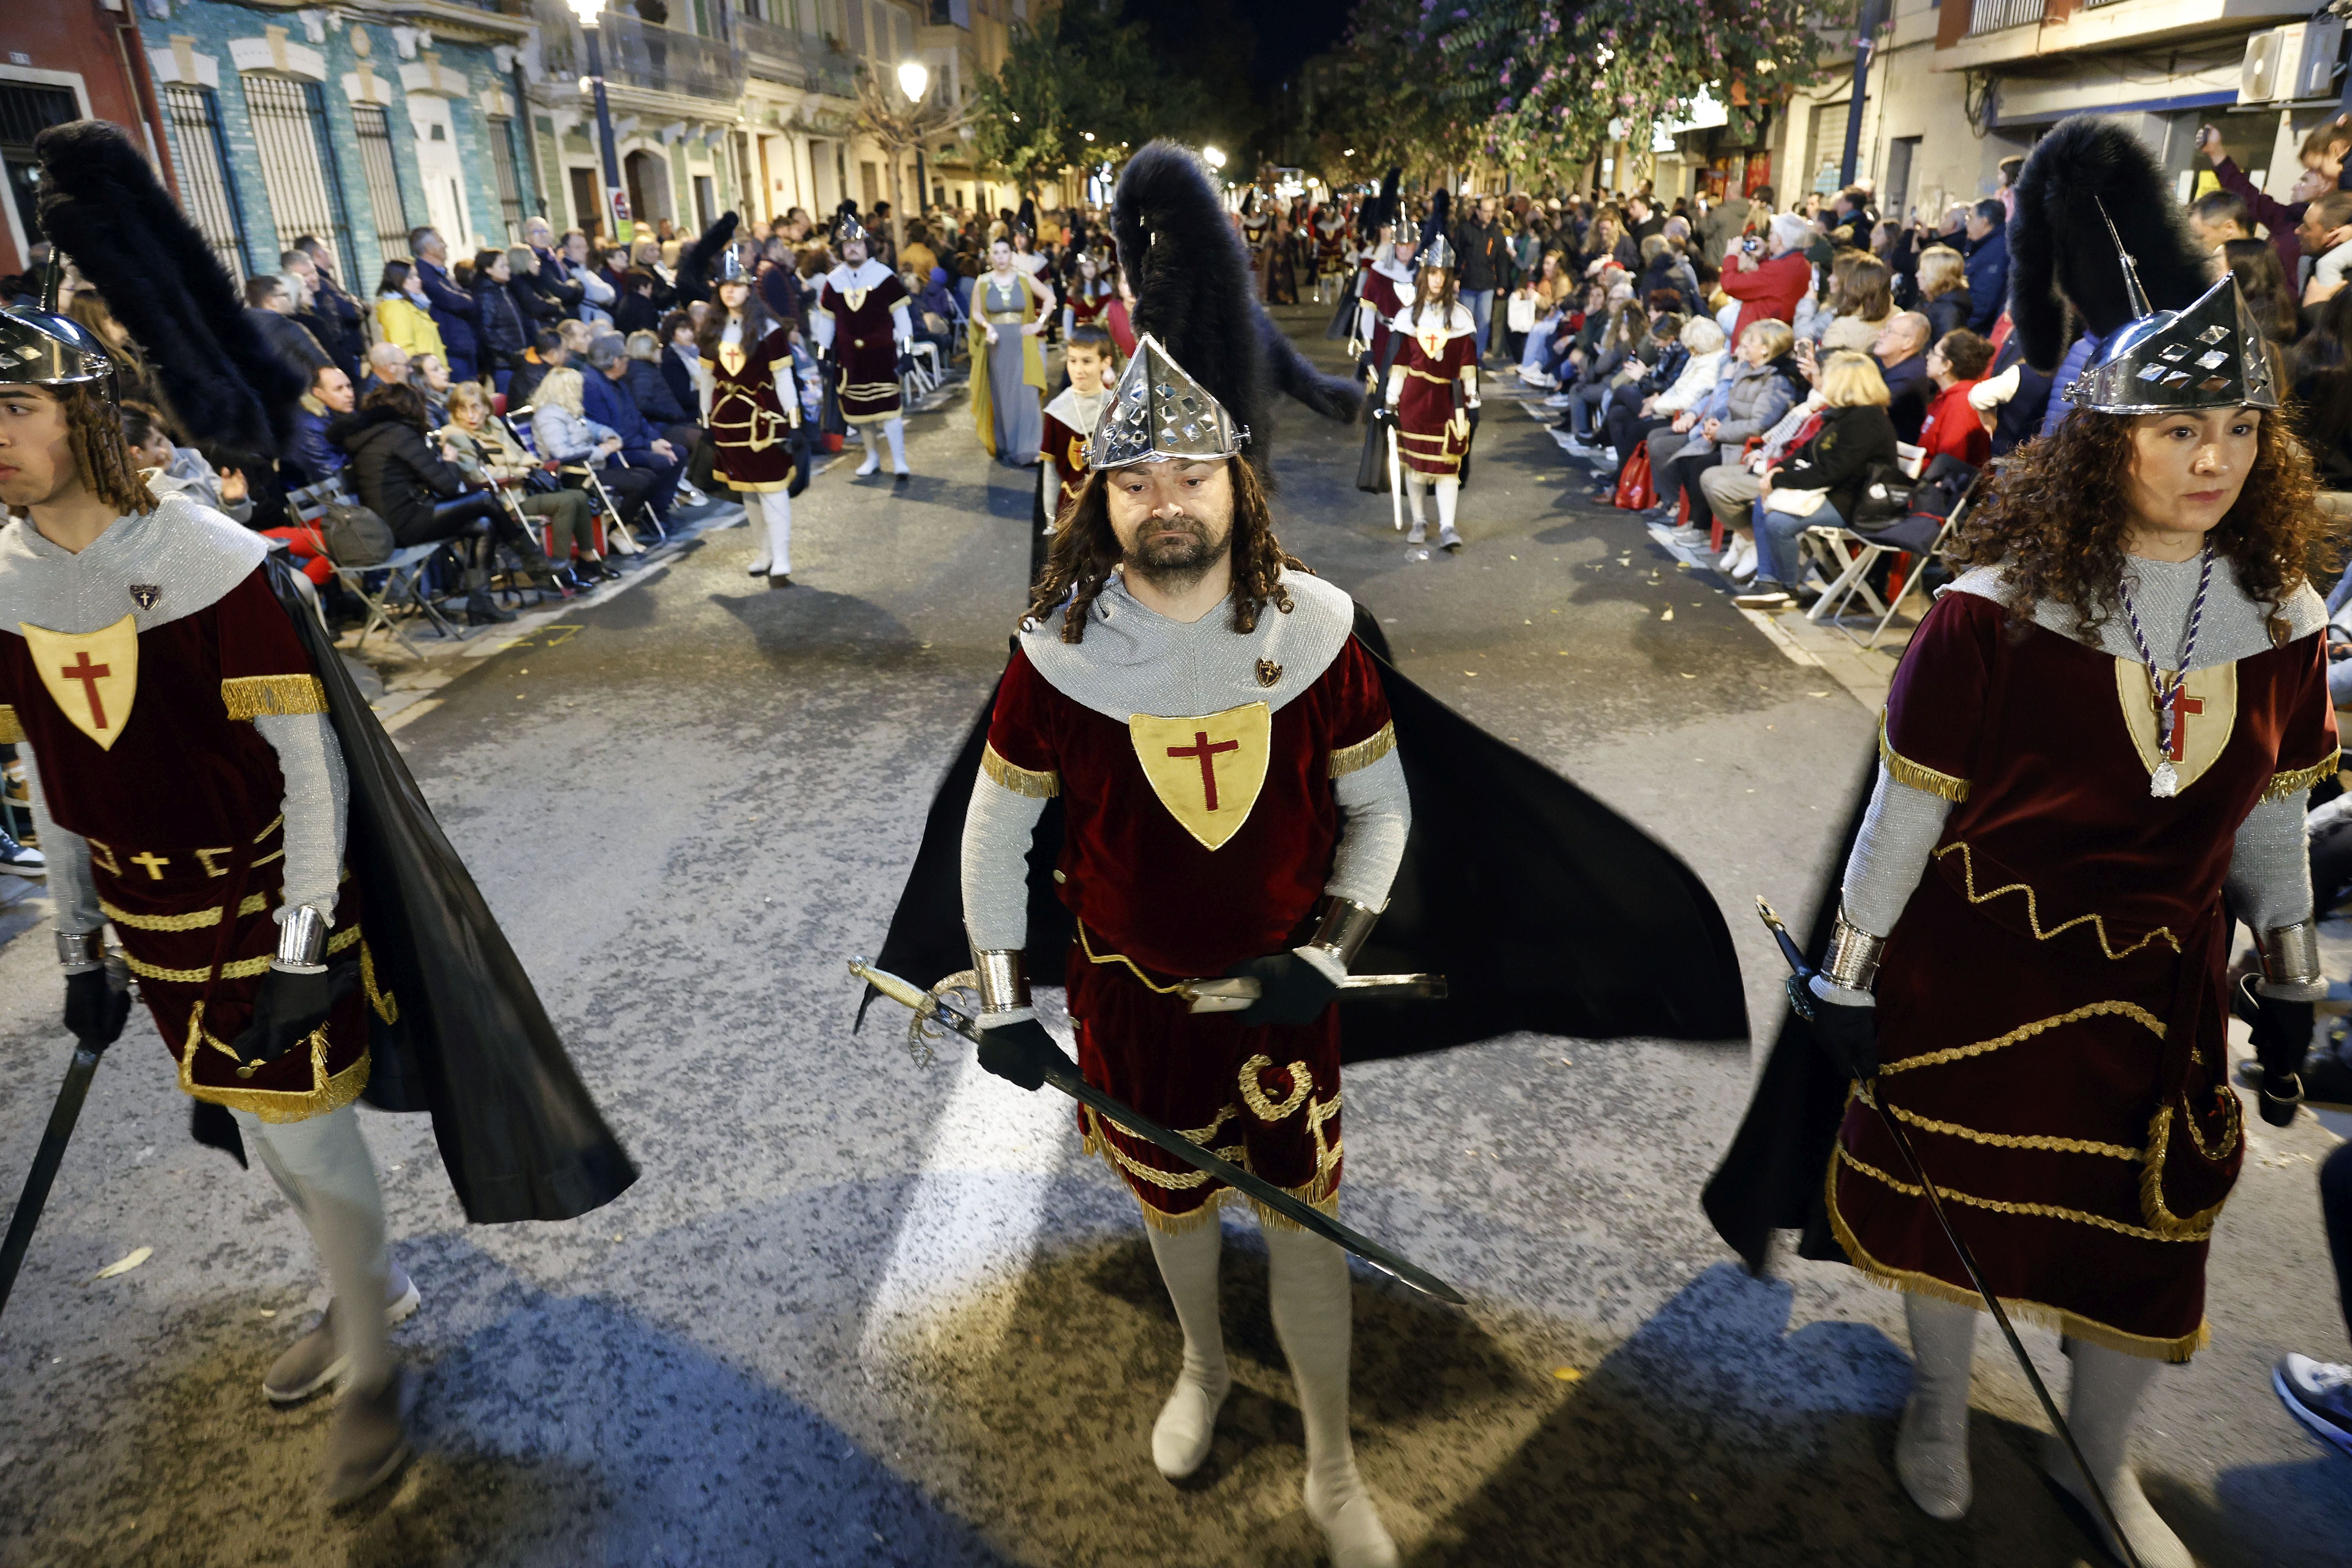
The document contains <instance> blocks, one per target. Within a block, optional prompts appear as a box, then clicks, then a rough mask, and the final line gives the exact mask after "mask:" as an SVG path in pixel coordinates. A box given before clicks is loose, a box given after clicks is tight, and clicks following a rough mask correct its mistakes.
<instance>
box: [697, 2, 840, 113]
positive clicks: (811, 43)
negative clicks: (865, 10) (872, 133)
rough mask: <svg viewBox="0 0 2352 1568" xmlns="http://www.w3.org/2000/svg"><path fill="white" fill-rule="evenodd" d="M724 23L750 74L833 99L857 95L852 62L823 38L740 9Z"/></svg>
mask: <svg viewBox="0 0 2352 1568" xmlns="http://www.w3.org/2000/svg"><path fill="white" fill-rule="evenodd" d="M728 26H730V27H731V28H732V29H733V31H734V34H735V41H736V42H737V43H739V44H740V45H742V46H743V52H744V53H745V54H747V55H749V56H750V57H751V74H753V75H754V76H760V77H764V78H766V79H768V80H770V81H780V82H782V83H784V84H785V85H786V86H788V87H800V88H807V89H811V90H813V91H815V92H822V93H826V94H829V95H831V96H832V97H835V98H855V97H856V96H857V88H856V77H855V70H856V66H855V64H854V62H853V61H852V60H851V59H850V58H849V57H848V56H847V55H845V54H841V53H838V52H837V51H835V49H834V48H833V47H831V46H830V45H828V44H827V43H826V42H825V41H824V39H823V38H812V37H809V36H808V35H807V34H805V33H803V32H801V31H799V30H798V29H797V28H793V27H779V26H776V25H775V24H774V23H772V22H762V21H760V20H758V19H757V18H756V17H751V16H744V15H742V14H741V13H740V12H738V13H737V14H736V15H734V16H730V17H729V18H728Z"/></svg>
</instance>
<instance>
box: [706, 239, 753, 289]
mask: <svg viewBox="0 0 2352 1568" xmlns="http://www.w3.org/2000/svg"><path fill="white" fill-rule="evenodd" d="M749 281H751V274H750V273H748V272H746V271H744V270H743V252H742V250H741V249H740V247H736V246H732V245H730V246H729V247H727V248H726V249H724V250H722V251H720V252H719V260H718V261H717V262H716V263H715V264H714V265H713V266H712V267H711V268H710V282H711V286H712V287H713V288H716V287H717V286H718V285H719V284H721V283H747V282H749Z"/></svg>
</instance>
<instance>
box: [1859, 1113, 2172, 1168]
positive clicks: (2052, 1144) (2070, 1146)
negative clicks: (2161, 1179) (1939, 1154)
mask: <svg viewBox="0 0 2352 1568" xmlns="http://www.w3.org/2000/svg"><path fill="white" fill-rule="evenodd" d="M1886 1109H1887V1110H1892V1111H1893V1112H1895V1115H1897V1116H1899V1117H1901V1118H1903V1120H1904V1121H1908V1122H1909V1123H1910V1124H1911V1125H1912V1126H1914V1127H1916V1128H1918V1129H1919V1130H1920V1131H1923V1132H1940V1133H1943V1134H1944V1135H1945V1136H1946V1137H1949V1138H1965V1139H1967V1140H1968V1141H1969V1142H1971V1143H1983V1144H1986V1145H1988V1146H1990V1147H1991V1148H1995V1149H2032V1150H2035V1151H2038V1152H2042V1153H2045V1154H2105V1155H2108V1156H2110V1157H2111V1158H2114V1159H2117V1160H2137V1159H2138V1158H2139V1157H2140V1151H2139V1150H2137V1149H2130V1148H2126V1147H2125V1146H2124V1145H2123V1144H2121V1143H2101V1142H2096V1141H2095V1140H2093V1139H2088V1138H2061V1137H2058V1136H2057V1135H2056V1134H2054V1133H2048V1132H1986V1131H1980V1130H1979V1129H1977V1128H1974V1127H1963V1126H1961V1125H1960V1124H1959V1123H1958V1122H1957V1121H1937V1120H1936V1119H1935V1118H1934V1117H1932V1116H1922V1115H1920V1114H1919V1113H1918V1112H1917V1111H1916V1110H1904V1109H1903V1108H1902V1107H1901V1106H1899V1105H1890V1106H1888V1107H1887V1108H1886Z"/></svg>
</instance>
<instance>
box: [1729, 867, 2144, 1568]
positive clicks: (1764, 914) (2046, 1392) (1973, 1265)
mask: <svg viewBox="0 0 2352 1568" xmlns="http://www.w3.org/2000/svg"><path fill="white" fill-rule="evenodd" d="M1756 912H1757V915H1758V917H1759V919H1761V920H1762V921H1763V922H1764V923H1765V924H1766V925H1768V926H1769V927H1771V928H1772V934H1773V935H1774V936H1775V937H1776V938H1778V939H1779V941H1780V952H1781V954H1782V956H1783V957H1785V958H1787V959H1788V961H1789V967H1790V969H1792V970H1794V971H1796V972H1797V973H1798V974H1800V975H1809V974H1811V966H1809V965H1808V964H1807V963H1805V961H1804V955H1803V953H1802V952H1800V951H1799V949H1798V947H1797V944H1796V942H1794V941H1793V940H1792V939H1791V938H1790V935H1789V933H1788V931H1787V930H1786V929H1785V928H1784V927H1782V925H1781V924H1780V916H1779V915H1777V914H1774V913H1773V912H1772V906H1771V905H1769V904H1768V903H1766V902H1765V901H1764V900H1762V899H1761V898H1759V899H1758V900H1756ZM1861 1096H1862V1100H1863V1103H1864V1104H1865V1105H1867V1106H1869V1107H1870V1108H1871V1110H1874V1111H1876V1112H1877V1113H1878V1124H1879V1125H1880V1126H1881V1127H1884V1128H1885V1129H1886V1136H1887V1139H1888V1140H1889V1141H1890V1142H1893V1143H1894V1145H1895V1152H1896V1153H1898V1154H1900V1155H1902V1156H1903V1163H1904V1164H1905V1165H1906V1167H1907V1168H1908V1169H1909V1170H1910V1172H1911V1174H1912V1176H1913V1178H1914V1179H1916V1181H1917V1182H1918V1184H1919V1191H1920V1192H1921V1193H1922V1194H1925V1196H1926V1197H1927V1211H1928V1212H1929V1213H1930V1214H1932V1215H1935V1216H1936V1224H1937V1227H1938V1228H1940V1229H1941V1230H1942V1231H1943V1233H1944V1239H1945V1240H1946V1241H1947V1242H1948V1243H1950V1245H1951V1248H1952V1252H1953V1254H1954V1256H1956V1257H1958V1258H1959V1260H1960V1268H1962V1269H1963V1270H1965V1271H1966V1272H1967V1274H1968V1277H1969V1284H1971V1285H1973V1286H1975V1287H1976V1288H1977V1294H1978V1295H1979V1297H1981V1298H1983V1300H1984V1304H1985V1309H1986V1310H1988V1311H1990V1313H1991V1314H1992V1321H1994V1322H1995V1323H1996V1324H1998V1325H1999V1326H2000V1337H2001V1338H2002V1339H2004V1340H2007V1341H2008V1342H2009V1351H2010V1354H2011V1355H2013V1356H2015V1357H2016V1358H2017V1364H2018V1367H2019V1369H2020V1370H2021V1371H2022V1372H2023V1373H2025V1381H2026V1382H2027V1383H2028V1384H2031V1385H2032V1389H2033V1397H2034V1398H2035V1399H2037V1400H2039V1401H2040V1402H2041V1404H2042V1414H2043V1415H2046V1416H2048V1417H2049V1418H2050V1426H2051V1429H2052V1430H2053V1431H2055V1432H2056V1433H2057V1434H2058V1436H2059V1438H2060V1439H2061V1440H2062V1441H2063V1442H2064V1443H2065V1445H2066V1452H2067V1454H2068V1455H2069V1456H2070V1457H2071V1458H2073V1459H2074V1468H2076V1469H2077V1470H2079V1471H2081V1472H2082V1476H2083V1484H2084V1485H2085V1486H2087V1487H2089V1488H2090V1489H2091V1497H2092V1499H2093V1500H2094V1501H2095V1502H2096V1503H2097V1504H2098V1505H2099V1518H2100V1520H2101V1521H2103V1522H2104V1523H2105V1525H2106V1527H2107V1533H2108V1535H2109V1536H2110V1537H2111V1538H2112V1539H2113V1540H2114V1542H2116V1545H2117V1546H2119V1547H2121V1548H2122V1549H2123V1554H2124V1562H2125V1563H2126V1568H2140V1562H2139V1557H2138V1555H2137V1553H2136V1552H2133V1551H2132V1545H2131V1542H2128V1541H2126V1540H2125V1539H2124V1531H2123V1526H2122V1524H2121V1523H2120V1522H2118V1521H2117V1520H2116V1510H2115V1506H2114V1505H2113V1504H2112V1503H2110V1502H2108V1501H2107V1494H2106V1493H2105V1491H2104V1490H2103V1489H2101V1488H2100V1486H2099V1482H2098V1478H2096V1477H2095V1476H2094V1475H2092V1474H2091V1466H2090V1461H2089V1460H2087V1459H2085V1458H2083V1449H2082V1447H2081V1445H2079V1444H2077V1443H2076V1442H2075V1441H2074V1428H2073V1427H2071V1426H2067V1425H2066V1417H2065V1416H2063V1415H2060V1414H2059V1411H2058V1402H2057V1401H2056V1400H2055V1399H2053V1398H2052V1397H2051V1396H2050V1385H2049V1384H2045V1383H2043V1382H2042V1373H2040V1372H2038V1371H2036V1370H2035V1368H2034V1365H2033V1358H2032V1356H2029V1355H2027V1354H2026V1353H2025V1343H2024V1342H2023V1341H2021V1340H2020V1339H2019V1338H2018V1337H2017V1330H2016V1329H2015V1328H2014V1327H2012V1326H2011V1323H2010V1321H2009V1313H2008V1312H2007V1311H2006V1310H2003V1308H2002V1307H2001V1304H2000V1297H1998V1296H1996V1295H1994V1294H1993V1292H1992V1287H1991V1286H1990V1285H1988V1284H1986V1283H1985V1277H1984V1270H1982V1269H1981V1268H1978V1267H1977V1255H1976V1254H1975V1253H1973V1252H1971V1251H1969V1244H1968V1243H1967V1242H1965V1241H1962V1240H1961V1239H1960V1233H1959V1231H1958V1229H1957V1228H1955V1227H1954V1226H1953V1225H1952V1216H1951V1215H1949V1214H1948V1213H1946V1212H1945V1210H1944V1194H1941V1193H1939V1192H1937V1190H1936V1184H1935V1183H1934V1182H1932V1181H1929V1180H1928V1179H1927V1167H1926V1166H1924V1165H1922V1164H1920V1163H1919V1153H1918V1151H1917V1150H1916V1149H1914V1148H1912V1146H1911V1136H1910V1134H1909V1133H1907V1132H1906V1131H1903V1123H1902V1121H1901V1120H1900V1119H1898V1118H1897V1117H1896V1116H1895V1113H1894V1112H1893V1111H1891V1110H1888V1109H1887V1108H1886V1107H1885V1104H1884V1103H1882V1102H1881V1101H1880V1100H1879V1098H1878V1096H1877V1095H1876V1093H1874V1091H1873V1087H1872V1085H1870V1084H1864V1085H1862V1086H1861Z"/></svg>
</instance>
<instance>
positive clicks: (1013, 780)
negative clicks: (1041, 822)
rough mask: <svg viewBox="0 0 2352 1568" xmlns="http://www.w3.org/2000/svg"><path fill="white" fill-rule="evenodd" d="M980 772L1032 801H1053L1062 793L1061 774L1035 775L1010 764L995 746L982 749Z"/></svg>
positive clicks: (985, 746)
mask: <svg viewBox="0 0 2352 1568" xmlns="http://www.w3.org/2000/svg"><path fill="white" fill-rule="evenodd" d="M980 771H981V772H982V773H986V774H987V775H988V776H989V777H990V778H992V779H994V780H995V781H996V782H997V783H998V784H1002V785H1003V786H1004V787H1005V788H1006V789H1009V790H1011V791H1012V792H1013V794H1014V795H1027V796H1028V797H1029V798H1030V799H1032V800H1051V799H1053V798H1054V797H1055V795H1059V794H1061V793H1062V776H1061V775H1060V774H1059V773H1052V772H1046V773H1033V772H1031V771H1030V770H1029V769H1027V768H1024V767H1021V766H1019V765H1017V764H1015V763H1008V762H1006V761H1005V760H1004V758H1003V754H1002V753H1000V752H998V751H997V749H996V748H995V747H994V746H990V745H983V746H982V747H981V749H980Z"/></svg>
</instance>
